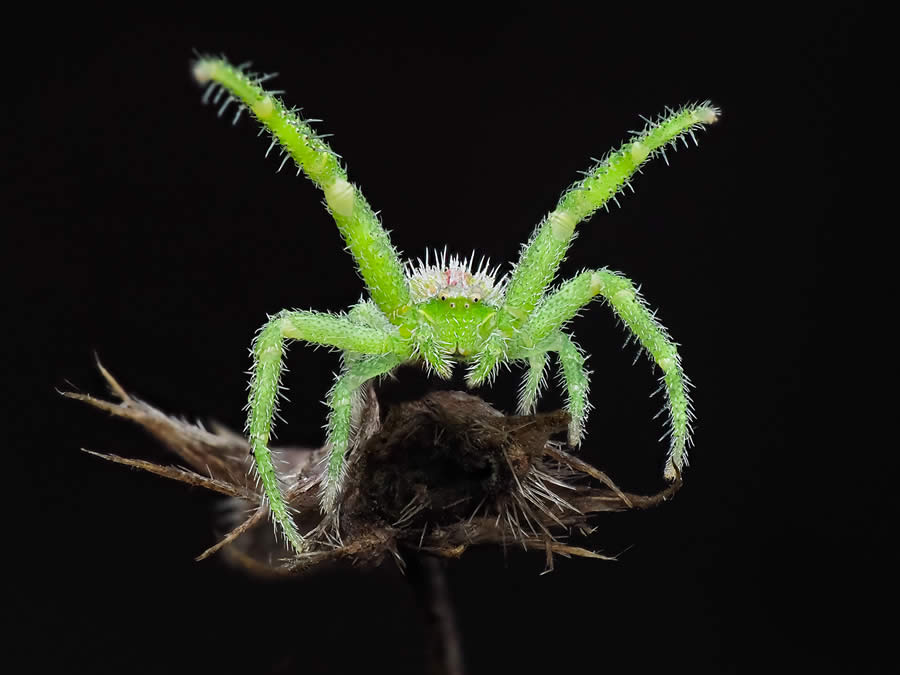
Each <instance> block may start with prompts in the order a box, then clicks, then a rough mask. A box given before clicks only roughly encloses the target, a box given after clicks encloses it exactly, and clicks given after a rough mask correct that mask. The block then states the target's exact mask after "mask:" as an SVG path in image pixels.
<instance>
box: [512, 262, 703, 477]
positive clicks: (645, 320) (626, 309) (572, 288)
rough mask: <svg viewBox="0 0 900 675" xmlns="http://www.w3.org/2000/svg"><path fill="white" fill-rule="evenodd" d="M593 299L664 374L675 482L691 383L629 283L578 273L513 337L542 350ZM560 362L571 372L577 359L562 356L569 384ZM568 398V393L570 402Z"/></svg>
mask: <svg viewBox="0 0 900 675" xmlns="http://www.w3.org/2000/svg"><path fill="white" fill-rule="evenodd" d="M597 295H600V296H601V297H602V298H603V299H604V300H605V301H606V302H607V303H608V304H609V306H610V307H611V308H612V309H613V311H614V312H615V313H616V315H617V316H618V317H619V318H620V319H621V320H622V322H623V323H624V324H625V325H626V326H627V327H628V329H629V330H630V331H631V332H632V333H633V334H634V335H635V337H637V339H638V341H639V342H640V343H641V345H642V346H643V348H644V349H645V350H646V351H647V353H648V354H649V356H650V357H651V358H652V359H653V361H654V363H656V365H658V366H659V367H660V369H661V370H662V372H663V375H662V378H661V386H662V388H663V389H664V390H665V392H666V398H667V403H666V408H667V409H668V412H669V423H670V430H669V434H670V435H671V442H670V446H669V453H668V457H667V460H666V467H665V476H666V478H668V479H670V480H673V479H675V478H676V476H677V475H678V474H679V473H680V472H681V471H682V470H683V469H684V467H685V466H686V465H687V463H688V462H687V448H688V446H689V445H690V442H691V438H690V437H691V431H692V429H691V423H692V422H693V419H694V412H693V407H692V405H691V399H690V395H689V392H688V390H689V387H690V381H689V380H688V378H687V376H686V375H685V373H684V369H683V368H682V366H681V357H680V355H679V354H678V349H677V346H676V343H675V342H674V341H673V340H672V338H671V337H670V335H669V332H668V331H667V330H666V329H665V328H664V327H663V326H662V324H660V323H659V321H657V319H656V315H655V313H654V312H653V311H652V310H650V309H649V307H648V306H647V303H646V301H645V300H644V299H643V298H642V297H641V295H640V293H638V291H637V289H636V288H635V287H634V284H632V282H631V281H630V280H629V279H627V278H626V277H624V276H622V275H621V274H618V273H616V272H611V271H610V270H607V269H601V270H596V271H590V270H589V271H586V272H582V273H581V274H579V275H578V276H576V277H575V278H574V279H571V280H569V281H567V282H566V283H564V284H562V285H561V286H560V287H559V288H558V289H557V290H556V291H555V292H554V293H552V294H550V295H548V296H547V297H545V298H544V300H543V302H542V303H541V304H540V306H538V308H537V309H536V310H535V311H534V313H533V314H532V315H531V316H530V317H529V319H528V321H527V322H526V323H525V324H524V325H523V326H522V328H521V329H520V331H519V332H518V333H517V334H516V335H517V341H518V344H519V345H521V344H537V343H541V344H542V342H541V341H543V340H544V339H546V338H548V336H551V335H552V334H553V333H554V332H556V331H557V330H558V329H559V327H560V326H562V325H563V324H565V323H566V322H567V321H569V320H570V319H571V318H572V317H574V316H575V314H576V313H577V312H578V310H579V309H581V308H582V307H583V306H584V305H586V304H587V303H588V302H590V301H591V300H592V299H593V298H594V297H595V296H597ZM521 348H522V347H520V346H518V345H514V347H513V350H514V352H515V351H516V350H518V349H521ZM576 351H577V348H576ZM564 359H570V360H571V367H572V369H573V370H574V366H575V363H576V362H575V356H574V354H572V353H571V352H570V353H569V354H568V356H566V357H564V356H563V352H562V351H560V361H561V363H562V364H563V371H564V376H565V378H566V381H567V384H568V382H569V373H568V371H567V366H566V361H565V360H564ZM571 396H572V394H571V387H570V399H571ZM570 405H571V404H570ZM584 412H586V410H585V411H584ZM573 418H574V415H573Z"/></svg>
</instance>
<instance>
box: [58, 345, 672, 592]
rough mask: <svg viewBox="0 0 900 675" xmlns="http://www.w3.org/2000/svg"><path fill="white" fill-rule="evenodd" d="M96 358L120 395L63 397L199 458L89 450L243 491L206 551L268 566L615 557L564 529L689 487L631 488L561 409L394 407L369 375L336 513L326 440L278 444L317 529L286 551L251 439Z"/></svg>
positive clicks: (295, 495)
mask: <svg viewBox="0 0 900 675" xmlns="http://www.w3.org/2000/svg"><path fill="white" fill-rule="evenodd" d="M98 368H99V369H100V372H101V373H102V374H103V376H104V378H105V379H106V381H107V383H108V384H109V386H110V388H111V390H112V393H113V394H114V396H115V397H116V398H117V399H118V402H114V401H106V400H102V399H98V398H96V397H94V396H90V395H87V394H78V393H73V392H65V393H64V395H65V396H67V397H69V398H74V399H77V400H81V401H84V402H86V403H89V404H91V405H92V406H94V407H97V408H100V409H101V410H106V411H107V412H109V413H112V414H113V415H117V416H119V417H123V418H125V419H129V420H131V421H133V422H136V423H137V424H139V425H140V426H142V427H143V428H144V429H146V430H147V431H149V432H150V433H151V434H152V435H153V436H155V437H156V438H158V439H159V440H160V441H162V442H163V443H164V444H165V445H166V446H167V447H168V448H169V449H170V450H172V451H173V452H175V454H177V455H178V456H179V457H180V458H181V460H182V461H183V462H184V463H185V464H187V466H188V467H190V468H180V467H175V466H162V465H158V464H153V463H151V462H146V461H142V460H136V459H128V458H125V457H120V456H117V455H112V454H101V453H97V452H93V451H89V450H86V451H85V452H90V454H93V455H96V456H98V457H102V458H104V459H107V460H110V461H113V462H118V463H121V464H127V465H129V466H134V467H137V468H141V469H144V470H146V471H150V472H152V473H156V474H158V475H161V476H165V477H167V478H172V479H174V480H178V481H182V482H185V483H188V484H191V485H199V486H201V487H205V488H208V489H210V490H213V491H215V492H219V493H221V494H223V495H226V496H227V497H228V498H230V499H232V500H233V501H234V507H235V508H234V509H232V513H233V514H239V515H240V518H238V516H237V515H235V516H233V520H234V522H233V525H234V527H233V529H232V530H231V531H230V532H229V533H228V534H227V535H225V537H224V538H223V539H222V540H221V541H220V542H219V543H217V544H216V545H215V546H213V547H211V548H210V549H208V550H207V551H205V552H204V553H202V554H201V555H200V556H199V557H198V560H200V559H204V558H206V557H209V556H210V555H211V554H213V553H215V552H217V551H220V550H221V551H222V552H223V553H225V554H226V555H227V557H228V559H229V560H230V561H231V562H232V563H233V564H236V565H238V566H240V567H243V568H245V569H247V570H248V571H250V572H253V573H257V574H262V575H267V576H269V575H281V574H292V573H296V572H299V571H303V570H306V569H309V568H311V567H316V566H319V565H322V564H326V563H328V562H331V561H336V560H341V559H349V560H351V561H353V562H355V563H358V562H364V563H377V562H379V561H381V560H382V559H383V558H384V556H385V554H386V553H390V554H392V555H393V556H394V557H395V558H396V559H397V560H398V562H400V563H401V565H402V564H403V559H404V558H403V553H404V552H405V551H410V550H412V551H422V552H425V553H430V554H433V555H438V556H443V557H451V558H453V557H459V556H460V555H462V554H463V553H464V552H465V551H466V550H467V549H468V548H469V547H470V546H472V545H476V544H499V545H503V546H506V545H509V544H518V545H521V546H523V547H524V548H526V549H536V550H542V551H544V552H545V555H546V558H547V567H548V569H552V566H553V554H554V553H558V554H560V555H565V556H569V555H574V556H583V557H590V558H601V559H610V558H609V556H605V555H602V554H600V553H596V552H593V551H590V550H588V549H585V548H581V547H578V546H572V545H569V544H566V543H563V542H562V541H560V537H562V536H564V535H566V534H567V533H568V531H569V530H571V529H573V528H575V529H587V528H588V527H589V518H590V516H592V515H594V514H596V513H600V512H605V511H625V510H628V509H645V508H648V507H651V506H655V505H656V504H658V503H660V502H661V501H664V500H665V499H667V498H669V497H671V496H672V495H673V494H674V493H675V492H677V490H678V489H679V488H680V487H681V478H680V477H679V478H678V479H677V480H676V481H675V482H674V483H673V484H671V485H670V486H669V487H668V488H666V489H665V490H663V491H661V492H659V493H657V494H655V495H652V496H642V495H634V494H628V493H626V492H623V491H622V490H620V489H619V488H618V487H616V485H615V484H614V483H613V482H612V480H610V479H609V477H607V476H606V475H605V474H604V473H603V472H601V471H599V470H598V469H596V468H594V467H592V466H590V465H589V464H587V463H585V462H584V461H582V460H580V459H578V458H576V457H573V456H572V455H570V454H569V453H567V452H565V451H564V450H563V449H562V447H561V446H560V444H559V443H556V442H554V441H551V440H550V438H551V436H552V435H553V434H556V433H557V432H561V431H564V430H565V429H566V426H567V424H568V421H569V417H568V415H567V414H566V413H565V412H563V411H556V412H551V413H542V414H536V415H503V414H502V413H500V412H499V411H497V410H496V409H494V408H492V407H491V406H490V405H488V404H487V403H485V402H484V401H483V400H481V399H480V398H478V397H476V396H472V395H470V394H467V393H464V392H459V391H449V392H434V393H431V394H428V395H427V396H425V397H424V398H422V399H420V400H418V401H412V402H407V403H402V404H398V405H396V406H395V407H393V408H392V409H391V410H390V411H388V412H387V414H386V416H383V415H382V413H381V410H380V408H379V404H378V399H377V397H376V395H375V392H374V389H373V388H372V387H371V386H369V389H368V392H367V396H366V403H365V406H364V408H363V409H362V410H361V411H360V416H359V419H358V421H357V422H358V426H357V428H358V429H359V433H358V435H357V439H356V443H355V448H354V450H353V452H352V454H351V460H350V465H349V468H348V470H349V475H348V479H347V482H346V486H345V489H344V492H343V494H342V496H341V503H340V506H339V509H338V510H337V512H336V515H335V516H333V517H332V516H329V517H323V516H322V514H321V513H320V512H319V508H318V491H317V490H316V489H314V488H315V485H316V484H317V482H318V481H319V479H320V477H321V469H322V468H323V464H322V462H321V459H322V458H323V457H325V451H324V449H303V448H282V449H280V450H278V449H276V450H273V453H274V455H275V456H276V457H277V458H278V461H279V462H280V463H281V467H280V470H279V471H280V473H281V474H282V475H284V476H289V477H290V478H289V479H290V487H289V489H288V490H287V493H286V494H287V500H288V502H289V504H290V506H291V508H292V509H293V510H294V512H295V516H294V517H295V520H296V522H297V525H298V527H299V528H300V530H301V532H309V533H310V534H309V535H308V539H309V541H310V550H309V552H308V553H305V554H303V555H301V556H297V557H292V558H287V555H288V554H287V550H286V549H285V548H284V547H283V545H282V544H281V543H280V542H278V541H276V539H275V536H274V533H273V529H272V527H270V526H269V525H268V522H269V518H268V513H267V509H266V507H265V506H264V499H263V494H262V491H261V489H260V488H258V487H257V485H256V480H255V477H254V475H253V473H252V472H251V462H250V457H249V446H248V444H247V442H246V440H245V439H244V438H243V437H242V436H240V435H238V434H236V433H234V432H232V431H229V430H227V429H225V428H222V427H219V426H215V427H213V428H212V430H211V431H208V430H206V429H204V428H203V427H201V426H199V425H194V424H189V423H187V422H185V421H183V420H180V419H177V418H174V417H171V416H169V415H166V414H165V413H163V412H161V411H159V410H157V409H156V408H154V407H153V406H151V405H150V404H148V403H145V402H144V401H141V400H140V399H137V398H135V397H133V396H131V395H130V394H128V392H126V391H125V390H124V389H123V388H122V387H121V385H119V383H118V382H117V381H116V380H115V379H114V378H113V377H112V375H110V373H109V372H108V371H107V370H106V369H105V368H104V367H103V366H102V365H100V364H99V363H98ZM590 479H593V481H591V480H590ZM248 513H249V515H248ZM272 560H275V561H279V560H280V562H278V563H275V564H272V563H271V562H270V561H272Z"/></svg>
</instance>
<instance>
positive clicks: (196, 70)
mask: <svg viewBox="0 0 900 675" xmlns="http://www.w3.org/2000/svg"><path fill="white" fill-rule="evenodd" d="M191 74H192V75H193V76H194V79H195V80H196V81H197V84H206V83H207V82H209V81H210V80H211V79H212V78H213V77H214V76H215V74H216V67H215V64H213V63H211V62H210V61H207V60H205V59H201V60H199V61H197V62H196V63H194V66H193V68H191Z"/></svg>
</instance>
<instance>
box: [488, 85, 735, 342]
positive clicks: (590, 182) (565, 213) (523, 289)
mask: <svg viewBox="0 0 900 675" xmlns="http://www.w3.org/2000/svg"><path fill="white" fill-rule="evenodd" d="M718 115H719V110H718V109H717V108H716V107H715V106H713V105H711V104H710V103H709V102H705V103H700V104H696V105H687V106H684V107H683V108H681V109H680V110H678V111H677V112H672V113H671V114H669V115H666V116H664V117H661V118H660V119H658V120H657V121H656V122H652V123H648V124H647V126H646V127H645V128H644V130H643V131H641V132H640V133H637V134H635V135H634V136H633V137H632V138H631V140H630V141H628V142H627V143H625V144H623V145H622V146H621V147H620V148H619V149H618V150H616V151H615V152H611V153H610V154H609V155H607V156H606V158H605V159H603V160H601V161H599V162H597V164H596V165H595V166H593V167H592V168H591V169H590V170H589V171H588V172H587V174H586V176H585V178H584V179H583V180H581V181H579V182H577V183H575V185H573V186H572V187H571V188H569V189H568V190H567V191H566V192H565V193H564V194H563V196H562V197H561V198H560V200H559V203H558V204H557V205H556V208H555V209H554V210H553V211H552V212H550V213H549V214H548V215H547V216H546V217H545V218H544V220H543V221H541V223H540V224H539V225H538V227H537V229H535V231H534V233H533V234H532V236H531V239H530V240H529V242H528V243H527V244H526V245H525V246H524V247H523V249H522V254H521V255H520V257H519V262H518V263H517V264H516V266H515V268H514V269H513V272H512V274H511V276H510V279H509V284H508V285H507V288H506V295H505V298H504V310H505V312H503V313H502V316H501V320H500V325H499V327H500V329H501V330H504V331H506V332H507V333H511V331H512V330H514V329H515V328H516V327H518V326H519V325H521V324H522V323H523V322H524V321H525V320H526V318H527V316H528V315H529V314H530V313H531V312H532V310H533V309H534V308H535V307H536V306H537V304H538V302H539V301H540V299H541V298H542V297H543V295H544V293H545V291H546V289H547V287H548V286H549V284H550V283H551V282H552V281H553V278H554V277H555V276H556V271H557V269H558V268H559V264H560V262H562V259H563V256H564V255H565V253H566V250H567V249H568V248H569V245H570V244H571V242H572V239H573V238H574V236H575V227H576V226H577V225H578V223H579V222H581V221H583V220H586V219H588V218H590V217H591V215H593V213H594V212H595V211H596V210H597V209H599V208H600V207H603V206H606V204H607V202H608V201H609V200H610V199H615V197H616V195H617V194H618V193H619V192H620V191H621V190H623V189H624V188H625V186H626V185H629V181H630V179H631V177H632V176H633V175H634V174H635V172H636V171H638V170H639V169H640V167H641V165H643V164H644V163H645V162H647V161H649V160H650V159H652V158H653V157H655V156H656V155H658V154H662V153H663V152H664V150H665V147H666V146H667V145H670V144H673V143H675V142H676V141H677V140H678V139H679V138H684V137H685V136H687V135H691V136H692V137H693V132H694V131H695V130H696V129H698V128H700V127H702V126H704V125H706V124H710V123H712V122H714V121H716V119H717V117H718ZM695 140H696V139H695Z"/></svg>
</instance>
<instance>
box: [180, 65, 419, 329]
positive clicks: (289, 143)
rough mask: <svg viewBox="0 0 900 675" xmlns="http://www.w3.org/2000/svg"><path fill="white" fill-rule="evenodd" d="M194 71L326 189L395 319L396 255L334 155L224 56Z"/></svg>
mask: <svg viewBox="0 0 900 675" xmlns="http://www.w3.org/2000/svg"><path fill="white" fill-rule="evenodd" d="M193 72H194V77H195V79H196V80H197V81H198V82H199V83H201V84H206V83H208V86H210V87H216V86H219V87H222V88H224V90H226V91H227V92H228V93H229V94H230V98H229V100H234V101H236V102H237V103H238V104H239V105H243V106H244V107H246V108H248V109H249V110H250V112H251V113H252V114H253V115H254V116H255V117H256V119H257V120H259V122H260V124H262V125H263V126H264V127H265V128H266V129H267V130H268V131H269V133H270V134H271V136H272V143H273V146H274V145H275V144H277V145H279V146H280V147H281V149H282V152H283V154H285V159H287V157H290V158H291V159H293V160H294V163H295V164H296V166H297V171H298V173H299V172H300V171H303V173H305V174H306V176H307V177H308V178H309V179H310V180H311V181H312V182H313V183H315V185H316V186H317V187H319V188H320V189H321V190H322V191H323V192H324V193H325V203H326V204H327V206H328V210H329V212H330V213H331V215H332V217H333V218H334V220H335V222H336V223H337V226H338V230H339V231H340V233H341V235H342V236H343V237H344V241H345V242H346V244H347V249H348V250H349V251H350V253H351V254H352V255H353V258H354V260H355V261H356V265H357V267H358V268H359V271H360V274H361V275H362V278H363V280H364V281H365V284H366V287H367V288H368V289H369V293H370V294H371V296H372V299H373V300H374V301H375V303H376V304H377V305H378V307H379V308H380V309H381V310H382V311H383V312H384V313H385V314H386V315H387V316H388V317H389V318H391V320H392V321H394V320H395V317H396V316H397V312H398V311H399V310H401V309H402V308H404V307H406V306H407V305H408V304H409V286H408V284H407V281H406V276H405V274H404V273H403V266H402V264H401V263H400V257H399V255H398V253H397V251H396V250H395V249H394V247H393V246H392V245H391V241H390V238H389V237H388V234H387V232H386V231H385V230H384V228H383V227H382V226H381V223H380V222H379V220H378V216H377V215H376V214H375V213H374V211H372V207H371V206H369V203H368V202H367V201H366V199H365V197H363V195H362V192H360V190H359V189H358V188H357V187H355V186H354V185H352V184H351V183H350V182H349V181H348V180H347V172H346V170H345V169H344V168H343V167H342V166H341V163H340V160H339V157H338V155H337V154H336V153H335V152H334V151H333V150H332V149H331V148H330V147H329V146H328V144H327V143H326V142H325V141H324V140H323V139H322V137H321V136H319V135H318V134H317V133H316V132H315V131H314V130H313V129H312V127H310V125H309V123H308V122H306V121H305V120H303V119H302V118H301V117H300V115H299V114H298V111H296V110H294V109H289V108H287V107H286V106H285V105H284V103H283V102H282V101H281V99H279V98H278V97H277V96H276V95H274V94H272V93H270V92H268V91H266V89H265V88H264V87H263V86H262V85H261V81H262V78H261V77H259V76H257V75H254V74H252V73H247V72H244V70H242V69H240V68H237V67H235V66H233V65H231V64H230V63H228V61H226V60H225V59H222V58H208V57H204V58H200V59H198V60H197V61H196V62H195V63H194V67H193ZM270 149H271V147H270ZM267 154H268V153H267ZM282 165H283V164H282Z"/></svg>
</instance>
